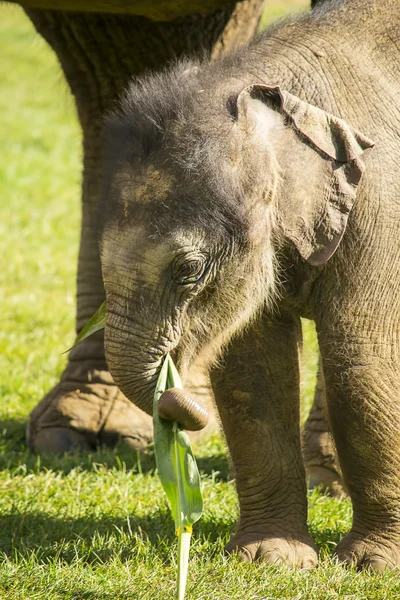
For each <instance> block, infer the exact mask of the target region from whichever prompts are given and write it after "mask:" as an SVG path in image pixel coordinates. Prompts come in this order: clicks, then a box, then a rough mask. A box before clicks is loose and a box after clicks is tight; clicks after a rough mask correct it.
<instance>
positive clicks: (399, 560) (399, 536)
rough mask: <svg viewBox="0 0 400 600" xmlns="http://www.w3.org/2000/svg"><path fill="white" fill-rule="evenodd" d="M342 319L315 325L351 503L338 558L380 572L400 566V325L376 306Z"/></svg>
mask: <svg viewBox="0 0 400 600" xmlns="http://www.w3.org/2000/svg"><path fill="white" fill-rule="evenodd" d="M380 289H383V288H382V287H381V288H380ZM382 295H383V294H382ZM382 304H383V303H382ZM359 306H361V302H360V303H359ZM386 308H387V307H384V310H385V309H386ZM360 312H361V309H360ZM388 312H389V311H388ZM345 314H346V318H345V319H344V318H341V319H339V321H340V322H339V323H337V322H336V323H335V326H334V327H332V321H330V322H329V324H328V323H326V324H325V323H324V322H323V321H321V323H320V324H319V325H318V330H319V332H320V334H319V335H320V348H321V353H322V360H323V365H324V375H325V380H326V389H327V401H328V410H329V418H330V423H331V425H332V431H333V434H334V438H335V443H336V447H337V451H338V455H339V459H340V464H341V467H342V473H343V478H344V482H345V484H346V488H347V490H348V492H349V495H350V497H351V501H352V504H353V524H352V528H351V531H350V532H349V533H348V534H347V535H346V536H345V537H344V538H343V540H342V541H341V542H340V543H339V544H338V546H337V548H336V554H337V556H338V557H339V559H340V560H342V561H344V562H346V563H349V564H352V565H355V566H357V567H370V568H372V569H374V570H376V571H378V572H380V571H383V570H384V569H387V568H388V569H391V568H395V567H397V568H398V567H400V485H399V482H400V402H399V399H400V360H399V358H400V356H399V323H398V320H397V322H396V320H394V322H390V321H389V317H388V316H387V314H388V313H386V314H385V315H382V314H379V309H377V308H376V307H375V309H374V310H373V309H372V308H371V307H369V308H368V307H367V310H366V311H365V313H364V312H363V313H362V314H360V313H358V314H354V313H351V314H348V313H345Z"/></svg>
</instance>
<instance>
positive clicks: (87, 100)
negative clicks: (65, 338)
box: [27, 0, 263, 452]
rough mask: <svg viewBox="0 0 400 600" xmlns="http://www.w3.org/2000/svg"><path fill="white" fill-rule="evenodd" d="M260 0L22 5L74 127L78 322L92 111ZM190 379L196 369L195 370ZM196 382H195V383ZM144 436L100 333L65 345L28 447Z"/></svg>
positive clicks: (95, 158) (98, 290) (96, 160)
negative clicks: (174, 13) (153, 16)
mask: <svg viewBox="0 0 400 600" xmlns="http://www.w3.org/2000/svg"><path fill="white" fill-rule="evenodd" d="M262 5H263V0H247V1H244V2H239V3H238V4H237V5H236V4H231V5H227V6H225V7H223V8H220V9H218V10H215V11H214V12H212V13H208V14H206V15H191V16H187V17H183V18H180V19H177V20H175V21H170V22H162V23H161V22H160V23H158V22H154V21H151V20H149V19H146V18H145V17H136V16H127V15H105V14H89V13H86V14H81V13H69V12H62V11H44V10H29V11H27V14H28V16H29V17H30V19H31V20H32V21H33V23H34V25H35V27H36V29H37V30H38V32H39V33H40V34H41V35H42V36H43V37H44V38H45V39H46V40H47V42H48V43H49V44H50V46H51V47H52V48H53V49H54V50H55V52H56V54H57V56H58V59H59V61H60V63H61V66H62V69H63V71H64V74H65V76H66V79H67V81H68V83H69V85H70V88H71V91H72V93H73V95H74V97H75V101H76V106H77V110H78V115H79V119H80V122H81V125H82V129H83V151H84V169H83V188H82V229H81V243H80V250H79V263H78V280H77V321H76V328H77V331H79V330H80V329H81V328H82V326H83V325H84V323H85V322H86V321H87V319H88V318H89V317H90V316H91V315H92V314H93V313H94V312H95V311H96V310H97V308H98V307H99V305H100V304H101V303H102V301H103V300H104V288H103V282H102V277H101V268H100V258H99V251H98V245H97V231H96V207H97V200H98V197H99V191H100V187H99V186H100V181H101V173H102V142H101V117H102V115H103V114H104V113H105V112H106V111H107V110H109V109H110V108H111V107H112V106H113V104H114V102H115V99H116V98H117V96H118V95H119V94H120V92H121V91H122V90H123V89H124V87H125V86H126V84H127V83H128V81H129V80H130V78H131V77H132V76H133V75H139V74H140V73H142V72H143V71H146V70H148V69H160V68H162V67H163V66H165V65H166V64H167V63H168V62H169V61H171V60H175V59H176V58H179V57H182V56H192V57H194V56H196V55H201V56H202V55H203V54H204V50H207V51H208V52H209V53H210V54H211V55H212V56H218V55H219V54H221V53H223V52H225V51H226V50H228V49H230V48H232V47H233V46H234V45H235V44H237V43H244V42H246V41H248V40H249V39H250V38H251V37H252V36H253V34H254V32H255V30H256V27H257V23H258V20H259V16H260V13H261V9H262ZM197 379H198V377H197ZM195 387H202V386H199V383H198V381H197V383H196V384H195ZM151 435H152V426H151V420H150V418H149V417H148V416H147V415H145V414H144V413H142V412H141V411H139V410H138V409H137V408H136V407H134V406H133V405H131V404H130V403H129V402H128V401H127V399H126V398H125V397H124V396H123V395H122V394H121V393H120V392H119V391H118V389H117V388H116V386H115V385H114V383H113V381H112V378H111V376H110V374H109V372H108V369H107V366H106V362H105V358H104V344H103V336H102V334H101V333H98V334H96V336H93V337H92V338H90V339H88V340H87V341H86V342H84V343H83V344H82V345H81V346H79V347H77V348H76V349H74V350H73V351H72V352H71V353H70V356H69V361H68V365H67V367H66V369H65V371H64V373H63V374H62V376H61V380H60V382H59V384H58V385H57V386H56V387H55V388H54V389H53V390H51V392H50V393H49V394H47V396H46V397H45V398H44V399H43V400H42V401H41V402H40V403H39V404H38V406H37V407H36V408H35V409H34V410H33V411H32V413H31V415H30V421H29V424H28V440H29V444H30V446H31V448H32V449H34V450H36V451H50V452H57V451H61V452H64V451H67V450H70V449H75V448H94V447H95V446H96V445H97V444H98V443H99V442H100V443H106V444H109V445H113V444H115V443H116V441H118V439H120V438H122V439H124V440H126V441H127V442H128V443H130V444H131V445H133V446H134V447H136V448H137V447H141V446H143V445H145V444H146V443H147V442H148V441H149V440H150V439H151Z"/></svg>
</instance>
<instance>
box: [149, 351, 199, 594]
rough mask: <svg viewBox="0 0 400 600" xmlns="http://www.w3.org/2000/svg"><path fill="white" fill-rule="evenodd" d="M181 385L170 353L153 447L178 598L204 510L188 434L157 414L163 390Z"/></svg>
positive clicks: (159, 384) (162, 375) (161, 383)
mask: <svg viewBox="0 0 400 600" xmlns="http://www.w3.org/2000/svg"><path fill="white" fill-rule="evenodd" d="M171 387H175V388H182V383H181V379H180V377H179V374H178V371H177V370H176V367H175V365H174V363H173V361H172V358H171V357H170V355H169V354H167V355H166V357H165V360H164V363H163V366H162V368H161V372H160V375H159V378H158V381H157V386H156V391H155V394H154V406H153V424H154V450H155V455H156V461H157V468H158V475H159V477H160V480H161V483H162V486H163V488H164V490H165V493H166V495H167V497H168V500H169V503H170V506H171V512H172V516H173V518H174V521H175V530H176V534H177V536H178V581H177V596H176V597H177V599H178V600H183V598H184V595H185V588H186V581H187V574H188V565H189V548H190V536H191V534H192V526H193V524H194V523H195V522H196V521H198V519H200V517H201V515H202V512H203V498H202V495H201V487H200V475H199V471H198V468H197V464H196V460H195V458H194V456H193V452H192V449H191V447H190V442H189V438H188V435H187V434H186V432H185V431H183V430H182V429H181V428H180V426H179V425H178V423H176V422H174V421H166V420H165V419H161V418H160V417H159V416H158V401H159V398H160V396H161V394H162V393H163V392H165V390H167V389H169V388H171Z"/></svg>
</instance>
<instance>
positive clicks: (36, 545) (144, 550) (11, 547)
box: [0, 508, 343, 564]
mask: <svg viewBox="0 0 400 600" xmlns="http://www.w3.org/2000/svg"><path fill="white" fill-rule="evenodd" d="M234 526H235V523H234V516H233V515H232V520H229V519H228V520H223V521H220V520H219V519H216V518H215V517H209V518H207V517H206V516H203V518H202V519H201V521H199V523H197V524H196V527H195V537H194V542H196V545H197V546H198V548H199V551H201V552H203V551H204V550H203V548H204V545H206V546H207V547H208V548H209V550H211V552H212V553H213V554H215V552H222V551H223V546H224V544H225V543H226V542H227V541H228V539H229V537H230V535H231V533H232V531H233V529H234ZM0 532H1V533H0V551H1V554H3V556H7V557H8V558H9V559H11V560H13V561H15V562H21V561H28V562H30V561H32V559H33V558H34V562H35V563H36V564H48V563H49V561H53V560H56V561H57V562H64V563H66V564H70V563H75V562H77V561H78V562H83V563H87V564H103V563H106V562H108V561H111V560H113V559H115V558H116V557H118V560H119V561H121V562H126V561H132V560H135V559H136V560H140V561H146V557H148V552H149V545H150V546H151V547H152V549H153V550H154V552H155V554H156V555H157V558H158V560H160V561H161V562H162V563H163V564H168V563H169V562H170V558H171V549H172V548H173V547H174V545H175V544H176V540H177V538H176V536H175V533H174V526H173V521H172V517H171V514H170V512H169V510H168V509H167V508H165V509H158V510H157V511H156V512H153V513H150V514H149V515H146V516H145V517H136V516H127V517H116V516H109V515H103V516H101V517H95V516H84V517H79V518H76V519H73V518H61V517H60V518H57V517H52V516H49V515H44V514H41V513H22V514H21V513H17V514H10V515H3V516H1V517H0ZM313 533H314V539H316V541H317V543H318V546H319V548H320V550H321V557H326V556H329V555H330V554H331V553H332V550H333V548H334V546H335V545H336V544H337V543H338V542H339V539H340V537H341V536H342V535H343V533H340V532H339V531H337V530H331V529H328V530H325V531H318V532H313ZM315 534H316V535H315ZM210 544H212V545H213V546H214V548H212V549H210ZM153 556H154V554H153Z"/></svg>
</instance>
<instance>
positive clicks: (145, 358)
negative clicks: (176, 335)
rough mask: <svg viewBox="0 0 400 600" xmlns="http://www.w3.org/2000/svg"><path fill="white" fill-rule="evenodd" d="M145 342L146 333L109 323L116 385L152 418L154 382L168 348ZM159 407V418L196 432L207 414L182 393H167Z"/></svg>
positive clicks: (107, 333) (108, 352)
mask: <svg viewBox="0 0 400 600" xmlns="http://www.w3.org/2000/svg"><path fill="white" fill-rule="evenodd" d="M121 333H122V335H121ZM148 339H149V336H148V334H146V335H142V334H140V332H138V331H137V330H136V331H135V332H134V333H133V332H132V333H129V334H127V332H126V330H125V331H123V332H121V329H120V328H116V327H115V326H113V325H110V326H109V325H108V324H107V327H106V331H105V349H106V357H107V363H108V367H109V369H110V372H111V374H112V376H113V379H114V381H115V383H116V384H117V385H118V387H119V388H120V390H121V391H122V392H123V393H124V394H125V396H126V397H127V398H128V399H129V400H130V401H131V402H133V403H134V404H136V406H138V407H139V408H140V409H141V410H143V411H144V412H146V413H148V414H149V415H152V414H153V398H154V392H155V388H156V383H157V379H158V375H159V371H160V368H161V364H162V361H163V357H164V356H165V354H166V352H168V349H164V347H165V343H164V344H162V345H159V346H162V347H163V348H161V347H157V344H152V345H151V347H150V346H149V344H148V342H147V343H146V342H145V341H144V340H148ZM150 339H151V338H150ZM141 341H142V343H141ZM158 406H159V415H160V417H162V418H163V419H166V420H171V421H177V422H178V423H179V424H180V425H181V426H182V427H183V428H184V429H188V430H191V431H198V430H200V429H203V428H204V427H205V426H206V425H207V422H208V413H207V411H206V410H205V409H204V408H203V407H201V406H200V405H199V404H198V403H197V402H196V401H194V400H193V399H192V398H191V397H190V396H189V395H188V394H187V392H186V391H185V390H181V389H177V388H172V389H170V390H167V391H166V392H164V394H162V395H161V397H160V399H159V405H158Z"/></svg>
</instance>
